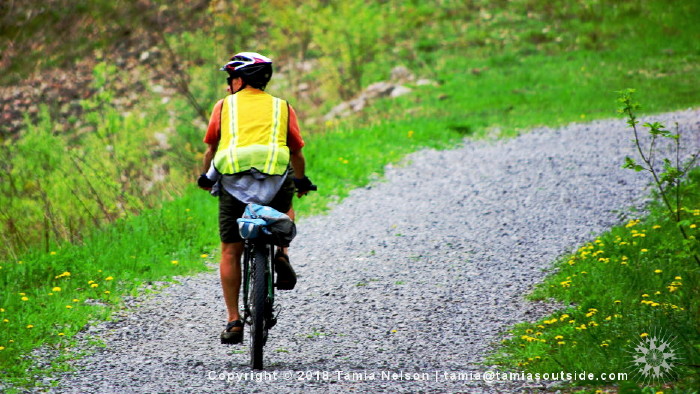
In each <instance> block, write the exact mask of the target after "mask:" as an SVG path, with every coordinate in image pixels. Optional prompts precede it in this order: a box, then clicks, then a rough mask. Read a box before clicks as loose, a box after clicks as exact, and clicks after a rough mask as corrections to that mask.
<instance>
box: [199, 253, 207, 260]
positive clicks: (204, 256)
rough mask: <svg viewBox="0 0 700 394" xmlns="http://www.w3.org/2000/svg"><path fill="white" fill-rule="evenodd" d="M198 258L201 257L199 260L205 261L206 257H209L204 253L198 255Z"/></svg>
mask: <svg viewBox="0 0 700 394" xmlns="http://www.w3.org/2000/svg"><path fill="white" fill-rule="evenodd" d="M199 257H201V258H203V259H206V258H207V257H209V255H208V254H206V253H204V254H202V255H200V256H199Z"/></svg>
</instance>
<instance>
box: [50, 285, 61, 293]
mask: <svg viewBox="0 0 700 394" xmlns="http://www.w3.org/2000/svg"><path fill="white" fill-rule="evenodd" d="M51 291H55V292H59V291H61V288H60V287H58V286H56V287H54V288H53V289H51Z"/></svg>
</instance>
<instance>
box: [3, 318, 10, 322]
mask: <svg viewBox="0 0 700 394" xmlns="http://www.w3.org/2000/svg"><path fill="white" fill-rule="evenodd" d="M2 322H3V323H9V322H10V321H9V320H7V319H2Z"/></svg>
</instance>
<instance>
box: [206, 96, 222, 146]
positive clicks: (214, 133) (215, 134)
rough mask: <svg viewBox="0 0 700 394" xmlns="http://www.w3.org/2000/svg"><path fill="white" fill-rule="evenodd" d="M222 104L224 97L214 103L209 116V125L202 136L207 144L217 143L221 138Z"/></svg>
mask: <svg viewBox="0 0 700 394" xmlns="http://www.w3.org/2000/svg"><path fill="white" fill-rule="evenodd" d="M223 106H224V99H221V100H219V101H218V102H217V103H216V104H214V110H213V111H212V113H211V118H209V127H207V134H206V135H205V136H204V143H206V144H209V145H217V144H218V143H219V140H220V139H221V108H222V107H223Z"/></svg>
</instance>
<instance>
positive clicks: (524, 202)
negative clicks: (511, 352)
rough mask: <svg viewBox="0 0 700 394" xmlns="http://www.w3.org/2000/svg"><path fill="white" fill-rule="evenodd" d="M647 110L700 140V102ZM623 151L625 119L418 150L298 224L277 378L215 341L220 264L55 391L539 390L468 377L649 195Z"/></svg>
mask: <svg viewBox="0 0 700 394" xmlns="http://www.w3.org/2000/svg"><path fill="white" fill-rule="evenodd" d="M653 119H654V120H662V121H664V122H666V124H668V125H671V124H673V122H679V123H680V124H681V130H682V131H683V133H684V134H685V135H686V137H685V140H686V142H688V141H692V142H693V144H694V147H692V148H691V149H693V150H694V151H695V150H697V149H699V148H700V110H695V111H690V110H689V111H683V112H677V113H671V114H663V115H658V116H654V117H653ZM625 155H634V151H633V150H632V145H631V142H630V132H629V130H628V129H627V127H626V125H625V124H624V121H622V120H610V121H599V122H594V123H590V124H574V125H570V126H568V127H564V128H561V129H538V130H533V131H532V132H530V133H528V134H525V135H523V136H521V137H518V138H515V139H511V140H507V141H491V142H487V141H479V142H465V143H464V145H463V146H461V147H459V148H458V149H454V150H450V151H433V150H425V151H421V152H418V153H415V154H413V155H411V156H410V157H409V158H407V160H406V162H405V163H404V164H403V165H399V166H393V167H389V168H388V169H387V171H386V177H385V179H384V180H382V181H380V182H377V183H375V184H373V185H372V186H371V187H366V188H362V189H358V190H355V191H353V192H352V193H351V195H350V197H348V198H347V199H346V200H344V201H343V202H342V203H340V204H339V205H337V206H336V207H335V208H334V209H332V210H331V212H330V213H329V214H328V215H325V216H317V217H313V218H308V219H305V220H302V221H301V223H300V226H299V236H298V238H297V239H296V240H295V241H294V245H293V251H292V253H291V258H292V262H293V263H294V265H295V268H296V270H297V273H298V274H299V276H300V283H299V284H298V285H297V289H295V290H294V291H292V292H284V293H280V296H279V301H280V303H281V304H282V305H283V307H284V310H283V311H282V314H281V315H280V322H279V324H278V325H277V327H275V328H274V329H273V330H272V332H271V337H270V340H269V341H268V344H267V347H266V364H267V366H268V369H267V374H268V375H250V373H251V370H250V369H249V367H248V366H247V362H248V354H247V347H244V346H234V347H226V346H222V345H220V344H219V343H218V342H219V338H218V335H219V331H220V330H221V329H222V327H223V322H224V319H225V314H224V308H223V300H222V298H221V296H220V288H219V284H218V275H217V274H216V273H207V274H203V275H199V276H196V277H192V278H184V279H182V280H181V284H178V285H173V286H171V287H169V288H167V289H166V290H164V291H163V292H162V293H161V294H159V295H157V296H155V297H153V298H150V299H148V300H145V301H143V302H142V304H141V305H140V306H139V307H137V308H133V310H132V311H130V312H129V313H128V314H127V315H125V316H124V317H123V318H122V319H120V320H119V321H115V322H107V323H103V324H102V325H100V326H99V327H98V330H99V332H103V333H104V334H103V335H102V338H103V340H104V341H105V343H106V345H107V346H106V347H105V348H103V349H99V350H97V351H96V352H95V353H94V354H93V355H91V356H89V357H87V358H84V359H82V360H79V361H78V362H76V365H77V367H78V368H79V371H78V372H77V373H72V374H68V375H65V376H63V377H61V379H60V381H59V384H60V385H59V387H58V388H56V389H55V391H56V392H75V393H84V392H119V393H123V392H225V391H233V390H236V391H243V392H256V391H257V392H301V391H304V392H348V391H358V392H382V391H383V392H460V391H468V392H502V391H510V390H513V389H518V388H519V389H523V388H526V389H535V388H538V387H541V386H542V385H539V386H538V385H533V384H523V383H512V382H511V383H501V382H499V383H485V382H483V381H478V380H471V381H469V380H465V378H468V377H469V375H468V374H469V373H470V372H471V373H473V374H476V373H477V372H482V373H483V372H486V371H488V370H489V367H488V366H484V365H480V364H479V362H480V361H481V360H482V359H483V357H484V356H485V355H486V354H487V353H488V352H489V350H491V349H493V344H494V343H497V342H498V341H499V339H500V336H499V335H500V334H501V333H502V332H503V331H504V330H505V329H506V328H507V327H508V326H509V325H511V324H514V323H516V322H519V321H524V320H534V319H537V318H539V317H541V316H544V315H545V314H546V312H547V311H548V310H551V308H552V306H551V305H544V304H536V303H531V302H526V301H525V300H523V294H525V293H526V292H527V291H528V290H530V289H531V288H532V286H533V285H534V284H535V283H537V282H539V281H541V280H542V278H543V277H544V275H545V272H544V270H545V269H546V268H547V267H550V266H551V264H552V262H553V261H554V260H556V259H557V257H559V256H561V255H562V254H564V253H567V252H570V251H572V250H573V249H574V248H576V247H577V246H578V245H580V244H581V243H583V242H585V241H587V240H590V239H591V237H593V236H594V235H595V234H597V233H600V232H602V231H604V230H606V229H607V228H609V227H610V226H612V225H614V224H618V223H620V222H621V221H623V220H624V219H625V218H626V217H628V216H627V215H626V212H629V207H631V206H641V204H642V203H643V198H644V196H645V195H646V193H647V192H646V191H644V186H645V184H646V181H647V179H646V178H645V176H644V174H637V173H634V172H632V171H629V170H622V169H620V164H621V163H622V162H623V158H624V156H625ZM321 186H322V185H321ZM212 231H213V229H212ZM247 340H248V339H247V337H246V344H247ZM436 373H437V375H436ZM445 373H462V375H461V376H458V375H452V376H451V375H447V376H446V375H445ZM392 374H395V375H392ZM416 374H417V375H416ZM424 374H427V375H424ZM474 376H475V375H472V377H474ZM290 377H291V379H290ZM450 377H455V378H457V380H451V379H450ZM258 378H261V379H260V380H263V381H257V380H256V379H258ZM409 378H427V380H409ZM436 378H437V379H436ZM459 378H462V379H459ZM222 379H223V380H222ZM238 379H241V380H240V381H238Z"/></svg>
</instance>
